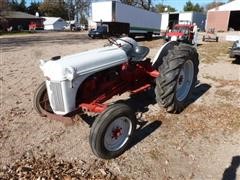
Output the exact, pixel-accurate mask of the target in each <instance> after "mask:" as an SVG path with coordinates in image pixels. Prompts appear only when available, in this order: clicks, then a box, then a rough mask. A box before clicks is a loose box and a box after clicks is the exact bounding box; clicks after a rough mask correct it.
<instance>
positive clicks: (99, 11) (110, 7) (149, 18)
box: [92, 1, 161, 36]
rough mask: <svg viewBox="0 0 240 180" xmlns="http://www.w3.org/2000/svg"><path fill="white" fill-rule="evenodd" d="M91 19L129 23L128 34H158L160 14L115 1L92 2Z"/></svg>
mask: <svg viewBox="0 0 240 180" xmlns="http://www.w3.org/2000/svg"><path fill="white" fill-rule="evenodd" d="M92 20H93V21H95V22H97V23H101V24H107V23H129V35H131V36H136V35H145V36H152V35H153V34H160V22H161V15H160V14H159V13H154V12H150V11H147V10H144V9H141V8H137V7H133V6H129V5H126V4H122V3H121V2H117V1H101V2H93V3H92Z"/></svg>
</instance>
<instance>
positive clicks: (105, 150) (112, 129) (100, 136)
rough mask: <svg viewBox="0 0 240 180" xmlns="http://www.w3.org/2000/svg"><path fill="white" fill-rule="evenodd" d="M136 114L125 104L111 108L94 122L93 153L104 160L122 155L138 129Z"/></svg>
mask: <svg viewBox="0 0 240 180" xmlns="http://www.w3.org/2000/svg"><path fill="white" fill-rule="evenodd" d="M136 122H137V120H136V117H135V114H134V112H133V111H132V110H131V109H130V108H129V107H128V106H127V105H125V104H121V103H117V104H113V105H111V106H109V107H108V108H107V109H106V110H105V111H104V112H103V113H101V114H100V115H99V116H98V117H97V118H96V120H95V121H94V123H93V125H92V128H91V131H90V137H89V143H90V146H91V149H92V151H93V153H94V154H95V155H96V156H97V157H100V158H102V159H111V158H115V157H118V156H119V155H121V154H122V153H123V152H124V151H125V150H126V149H127V147H128V145H129V142H130V140H131V137H132V135H133V133H134V131H135V129H136Z"/></svg>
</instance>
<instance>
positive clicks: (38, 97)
mask: <svg viewBox="0 0 240 180" xmlns="http://www.w3.org/2000/svg"><path fill="white" fill-rule="evenodd" d="M33 107H34V109H35V111H36V112H37V113H38V114H39V115H40V116H43V117H44V116H45V114H44V112H50V113H52V112H53V110H52V108H51V106H50V102H49V99H48V94H47V87H46V83H45V82H42V83H41V84H40V85H39V87H38V88H37V89H36V91H35V93H34V98H33Z"/></svg>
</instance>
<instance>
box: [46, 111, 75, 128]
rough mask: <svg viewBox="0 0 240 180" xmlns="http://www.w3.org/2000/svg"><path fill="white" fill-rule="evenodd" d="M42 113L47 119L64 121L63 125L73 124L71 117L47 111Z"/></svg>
mask: <svg viewBox="0 0 240 180" xmlns="http://www.w3.org/2000/svg"><path fill="white" fill-rule="evenodd" d="M43 114H44V115H45V116H46V117H48V119H51V120H56V121H60V122H62V123H64V124H65V125H73V124H74V121H73V119H72V118H71V117H67V116H61V115H57V114H53V113H49V112H47V111H44V112H43Z"/></svg>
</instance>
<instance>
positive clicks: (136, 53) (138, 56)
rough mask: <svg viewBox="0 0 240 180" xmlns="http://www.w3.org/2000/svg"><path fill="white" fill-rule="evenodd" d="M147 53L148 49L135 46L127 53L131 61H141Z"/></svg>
mask: <svg viewBox="0 0 240 180" xmlns="http://www.w3.org/2000/svg"><path fill="white" fill-rule="evenodd" d="M148 53H149V48H148V47H145V46H136V47H135V48H133V50H132V51H130V52H129V56H130V57H131V60H132V61H142V60H143V59H144V58H145V57H146V56H147V55H148Z"/></svg>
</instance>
